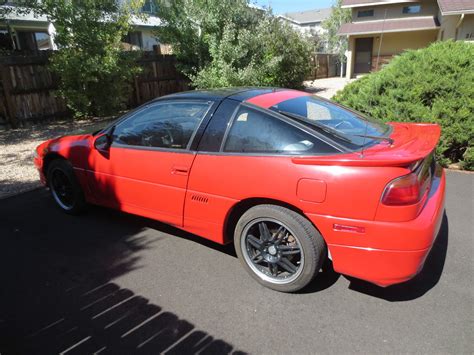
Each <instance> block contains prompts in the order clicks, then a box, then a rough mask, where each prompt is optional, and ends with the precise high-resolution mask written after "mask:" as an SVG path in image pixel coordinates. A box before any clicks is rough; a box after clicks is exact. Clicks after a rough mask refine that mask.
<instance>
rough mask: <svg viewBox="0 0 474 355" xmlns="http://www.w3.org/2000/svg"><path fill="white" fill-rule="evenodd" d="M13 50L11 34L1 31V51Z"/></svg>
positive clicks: (4, 30)
mask: <svg viewBox="0 0 474 355" xmlns="http://www.w3.org/2000/svg"><path fill="white" fill-rule="evenodd" d="M2 49H3V50H12V49H13V41H12V38H11V36H10V33H9V32H8V30H6V29H0V50H2Z"/></svg>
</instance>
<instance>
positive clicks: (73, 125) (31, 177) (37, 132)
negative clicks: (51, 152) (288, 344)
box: [0, 118, 111, 199]
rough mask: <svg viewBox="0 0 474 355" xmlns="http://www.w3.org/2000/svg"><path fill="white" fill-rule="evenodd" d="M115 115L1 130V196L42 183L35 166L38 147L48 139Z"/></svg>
mask: <svg viewBox="0 0 474 355" xmlns="http://www.w3.org/2000/svg"><path fill="white" fill-rule="evenodd" d="M110 120H111V118H94V119H88V120H75V121H72V120H71V121H56V122H50V123H47V124H41V125H39V124H38V125H33V126H31V127H28V128H20V129H12V130H1V131H0V199H1V198H4V197H7V196H10V195H14V194H17V193H20V192H25V191H28V190H32V189H34V188H36V187H38V186H39V180H38V172H37V171H36V168H35V167H34V165H33V152H34V150H35V148H36V147H37V146H38V145H39V144H40V143H42V142H44V141H45V140H47V139H51V138H55V137H59V136H62V135H65V134H71V133H77V134H79V133H84V132H90V131H94V130H95V129H98V128H100V127H101V126H102V125H104V124H105V123H106V122H108V121H110Z"/></svg>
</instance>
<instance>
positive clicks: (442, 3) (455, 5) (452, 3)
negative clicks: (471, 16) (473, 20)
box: [438, 0, 474, 15]
mask: <svg viewBox="0 0 474 355" xmlns="http://www.w3.org/2000/svg"><path fill="white" fill-rule="evenodd" d="M438 5H439V8H440V10H441V13H442V14H443V15H444V14H446V13H463V12H466V11H474V0H438Z"/></svg>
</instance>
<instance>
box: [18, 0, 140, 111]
mask: <svg viewBox="0 0 474 355" xmlns="http://www.w3.org/2000/svg"><path fill="white" fill-rule="evenodd" d="M142 3H143V1H142V0H130V1H128V2H118V1H116V0H101V1H95V0H83V1H70V0H25V4H27V5H28V6H29V7H30V8H31V9H32V10H33V11H34V12H35V13H37V14H40V15H44V16H46V17H47V18H48V20H49V21H51V22H53V23H54V25H55V27H56V35H55V42H56V43H57V45H58V50H57V51H54V52H53V54H52V56H51V59H50V64H51V68H52V70H53V71H54V72H55V73H56V74H57V75H58V78H59V81H60V83H59V93H60V95H61V96H62V97H63V98H64V99H65V100H66V104H67V105H68V107H69V108H70V109H71V110H72V111H73V112H74V114H75V115H76V116H83V115H108V114H112V113H115V112H117V110H119V109H121V108H122V107H123V106H124V104H125V103H126V101H127V98H128V91H129V90H130V84H131V80H132V78H133V77H134V76H135V75H136V74H137V73H138V72H139V67H138V64H137V63H136V61H135V59H136V55H137V54H136V53H123V51H122V49H121V42H122V38H123V36H124V35H125V34H126V33H127V32H128V31H129V30H130V28H131V16H133V14H134V13H135V12H136V11H137V9H138V8H139V7H140V6H141V4H142Z"/></svg>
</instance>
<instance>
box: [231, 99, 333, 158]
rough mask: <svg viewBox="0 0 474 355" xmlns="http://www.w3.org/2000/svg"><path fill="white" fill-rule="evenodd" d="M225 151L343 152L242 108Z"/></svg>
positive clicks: (300, 130)
mask: <svg viewBox="0 0 474 355" xmlns="http://www.w3.org/2000/svg"><path fill="white" fill-rule="evenodd" d="M224 151H225V152H230V153H267V154H271V153H280V154H328V153H337V152H339V151H338V150H337V149H336V148H334V147H332V146H331V145H329V144H327V143H325V142H323V141H322V140H320V139H319V138H317V137H315V136H313V135H311V134H309V133H307V132H305V131H303V130H302V129H300V128H298V127H295V126H293V125H291V124H289V123H287V122H285V121H283V120H280V119H278V118H277V117H274V116H272V115H269V114H266V113H264V112H261V111H259V110H255V109H252V108H250V107H247V106H241V107H240V109H239V110H238V112H237V113H236V115H235V117H234V121H233V123H232V127H231V128H230V131H229V133H228V136H227V139H226V142H225V145H224Z"/></svg>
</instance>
